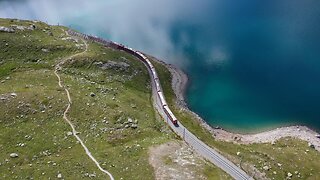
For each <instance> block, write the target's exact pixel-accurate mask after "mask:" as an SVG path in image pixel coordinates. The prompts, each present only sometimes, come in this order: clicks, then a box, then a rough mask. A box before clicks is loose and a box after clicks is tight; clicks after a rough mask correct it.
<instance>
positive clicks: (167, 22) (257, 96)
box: [0, 0, 320, 131]
mask: <svg viewBox="0 0 320 180" xmlns="http://www.w3.org/2000/svg"><path fill="white" fill-rule="evenodd" d="M4 2H6V3H5V4H1V5H0V16H5V17H19V18H31V19H32V18H36V19H41V20H44V21H47V20H48V21H49V22H50V23H57V22H60V23H62V24H64V25H68V26H72V27H73V28H76V29H78V30H80V31H83V32H86V33H91V34H95V35H98V36H102V37H105V38H110V39H112V40H116V41H119V42H122V43H124V44H127V45H130V46H132V47H134V48H137V49H141V50H143V51H145V52H147V53H150V54H153V55H156V56H158V57H161V58H162V59H165V60H166V61H168V62H171V63H174V64H176V65H178V66H180V67H181V68H183V69H184V70H185V71H186V72H187V74H188V75H189V78H190V86H189V87H188V90H187V93H186V99H187V102H188V105H189V106H190V108H191V109H192V110H194V111H195V112H197V113H199V114H200V116H202V117H203V118H204V119H205V120H206V121H207V122H208V123H209V124H211V125H212V126H217V125H218V126H222V127H224V128H227V129H233V130H239V131H256V130H260V129H264V128H268V127H274V126H283V125H295V124H302V125H307V126H309V127H311V128H313V129H316V130H318V131H319V130H320V1H319V0H267V1H257V0H242V1H234V0H177V1H170V0H162V1H147V0H137V1H129V0H121V1H120V0H119V1H102V0H95V1H90V4H88V2H87V4H86V3H85V2H86V1H84V0H79V1H73V4H72V3H71V4H70V3H67V2H65V1H61V0H58V1H51V3H46V2H44V3H34V1H33V0H29V1H25V2H30V3H27V4H24V2H22V1H4ZM13 2H16V4H14V3H13ZM55 2H57V3H55ZM70 2H72V1H70ZM0 3H1V1H0ZM62 3H66V4H65V5H63V6H61V4H62ZM47 4H49V5H47ZM19 5H20V6H21V7H19ZM41 6H44V7H46V6H48V7H46V8H43V7H41ZM26 7H27V8H26ZM34 9H37V11H35V10H34ZM79 9H81V11H79ZM42 10H43V11H42ZM39 11H40V12H39Z"/></svg>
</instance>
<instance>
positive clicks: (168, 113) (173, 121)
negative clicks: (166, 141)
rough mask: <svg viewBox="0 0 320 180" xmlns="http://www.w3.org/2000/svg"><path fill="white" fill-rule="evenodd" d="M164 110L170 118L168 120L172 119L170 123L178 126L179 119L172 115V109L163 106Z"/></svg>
mask: <svg viewBox="0 0 320 180" xmlns="http://www.w3.org/2000/svg"><path fill="white" fill-rule="evenodd" d="M163 110H164V112H165V113H166V115H167V116H168V118H169V119H170V121H171V122H172V123H173V124H174V125H175V126H178V119H177V118H176V116H175V115H174V114H173V113H172V111H171V110H170V108H169V107H168V106H167V105H165V106H163Z"/></svg>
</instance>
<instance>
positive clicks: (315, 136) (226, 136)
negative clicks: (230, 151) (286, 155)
mask: <svg viewBox="0 0 320 180" xmlns="http://www.w3.org/2000/svg"><path fill="white" fill-rule="evenodd" d="M165 65H166V67H167V68H168V70H169V71H170V72H171V75H172V88H173V90H174V93H175V94H176V97H177V101H176V103H177V105H178V106H179V107H180V108H181V109H183V110H185V111H188V112H190V113H191V114H192V115H193V116H194V117H195V118H196V119H197V120H198V121H199V123H200V124H201V125H202V127H203V128H205V129H207V130H208V131H209V132H210V133H211V134H212V136H213V137H214V138H215V139H217V140H221V141H228V142H235V143H239V144H251V143H274V142H275V141H276V140H278V139H281V138H284V137H292V138H298V139H301V140H304V141H307V142H308V144H309V146H310V147H312V148H315V149H316V150H318V151H320V135H319V133H317V132H315V131H313V130H311V129H310V128H308V127H306V126H289V127H281V128H276V129H273V130H269V131H265V132H260V133H257V134H240V133H232V132H229V131H226V130H224V129H222V128H217V127H216V128H213V127H211V126H210V125H209V124H207V123H206V122H205V121H204V120H203V119H202V118H201V117H200V116H199V115H198V114H196V113H194V112H192V111H191V110H190V109H189V108H188V107H187V104H186V102H185V100H184V94H185V89H186V86H187V83H188V76H187V75H186V74H185V73H184V72H183V71H182V70H180V69H178V68H176V67H174V66H173V65H169V64H165Z"/></svg>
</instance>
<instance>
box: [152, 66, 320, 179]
mask: <svg viewBox="0 0 320 180" xmlns="http://www.w3.org/2000/svg"><path fill="white" fill-rule="evenodd" d="M153 64H154V65H155V67H156V69H157V72H158V74H159V78H160V80H161V85H162V87H163V90H164V94H165V96H166V100H167V101H168V104H169V105H170V107H171V108H172V110H173V112H174V114H175V115H176V116H177V118H178V119H179V121H180V122H181V123H182V124H183V125H184V126H185V127H187V128H188V130H190V131H191V132H193V133H194V134H195V135H196V136H197V137H198V138H199V139H201V140H202V141H204V142H205V143H206V144H208V145H210V146H211V147H213V148H215V149H217V150H218V151H220V152H221V153H222V154H224V155H225V156H227V157H229V159H230V160H232V161H234V162H235V163H236V164H239V163H240V162H241V164H242V167H243V168H244V169H245V170H248V167H247V164H251V165H254V166H255V167H256V168H257V169H258V170H259V171H260V172H264V173H266V175H267V177H269V178H271V179H285V178H286V176H287V173H288V172H290V173H292V174H293V178H292V179H297V178H298V174H295V171H298V173H299V176H300V177H301V178H302V179H319V178H320V173H319V172H320V163H318V162H320V154H319V152H318V151H316V150H314V149H312V148H310V147H308V145H307V142H304V141H301V140H298V139H293V138H284V139H280V140H279V141H277V142H276V144H275V145H271V144H269V143H265V144H251V145H239V144H234V143H229V142H222V141H217V140H215V139H214V138H213V137H212V135H211V134H210V133H209V132H208V131H207V130H205V129H204V128H202V127H201V126H200V124H199V122H198V121H197V120H196V119H195V118H194V117H193V116H192V115H191V114H189V113H188V112H186V111H183V110H180V109H178V107H176V105H175V95H174V92H173V90H172V87H171V74H170V72H169V71H168V70H167V69H166V68H165V67H164V66H163V65H162V64H160V63H158V62H156V61H153ZM237 152H241V156H237V155H236V153H237ZM278 163H280V164H282V166H281V168H280V167H279V166H278ZM264 166H270V167H271V169H270V170H268V171H265V170H263V167H264ZM274 171H276V174H274ZM250 174H251V175H252V176H254V173H253V172H250ZM208 176H209V177H210V176H211V174H210V173H208Z"/></svg>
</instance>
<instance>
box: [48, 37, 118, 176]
mask: <svg viewBox="0 0 320 180" xmlns="http://www.w3.org/2000/svg"><path fill="white" fill-rule="evenodd" d="M81 40H82V39H81ZM82 41H83V43H84V44H85V50H84V51H83V52H80V53H77V54H74V55H72V56H70V57H67V58H64V59H63V60H62V61H61V62H59V63H58V64H57V65H56V66H55V70H54V74H55V75H56V76H57V78H58V83H59V87H61V88H63V89H64V90H65V92H66V93H67V97H68V106H67V108H66V110H65V111H64V113H63V119H64V120H65V121H66V122H67V123H68V124H69V125H70V127H71V129H72V134H73V136H74V137H75V138H76V139H77V140H78V141H79V142H80V144H81V146H82V147H83V149H84V150H85V152H86V154H87V155H88V156H89V158H90V159H91V160H92V161H93V162H94V163H95V164H96V166H97V167H98V168H99V170H100V171H102V172H103V173H105V174H107V175H108V176H109V177H110V179H111V180H114V178H113V176H112V174H111V173H110V172H109V171H107V170H105V169H103V168H102V167H101V166H100V164H99V162H98V161H97V160H96V159H95V158H94V157H93V155H92V154H91V152H90V151H89V149H88V148H87V146H86V145H85V144H84V143H83V141H82V140H81V138H80V137H79V136H78V132H77V131H76V129H75V127H74V125H73V124H72V122H71V121H70V120H69V119H68V116H67V115H68V112H69V110H70V108H71V104H72V100H71V96H70V93H69V90H68V89H67V88H66V87H64V86H63V85H62V80H61V77H60V76H59V74H58V72H59V71H60V70H61V69H62V68H61V65H62V64H63V63H65V62H66V61H67V60H68V59H71V58H73V57H76V56H79V55H81V54H84V53H86V52H87V51H88V44H87V43H86V41H84V40H82Z"/></svg>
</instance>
